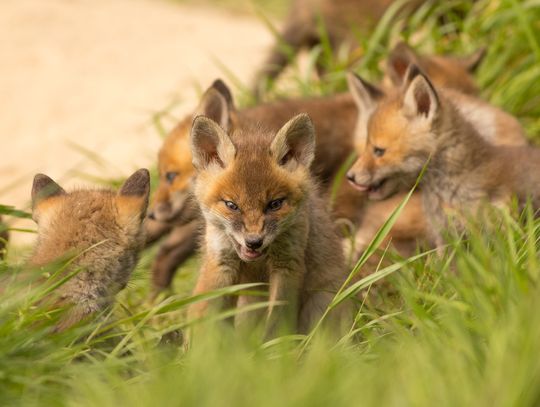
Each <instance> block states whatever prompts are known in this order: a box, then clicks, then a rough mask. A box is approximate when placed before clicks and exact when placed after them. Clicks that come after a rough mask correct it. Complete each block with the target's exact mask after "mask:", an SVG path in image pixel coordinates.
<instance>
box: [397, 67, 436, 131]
mask: <svg viewBox="0 0 540 407" xmlns="http://www.w3.org/2000/svg"><path fill="white" fill-rule="evenodd" d="M438 107H439V102H438V99H437V96H436V94H435V91H434V90H433V88H432V87H431V85H430V84H429V82H428V81H427V80H426V78H424V77H423V76H422V75H418V76H417V77H416V78H414V79H413V80H412V82H411V83H410V85H409V87H408V88H407V91H406V92H405V97H404V99H403V110H404V113H405V115H406V116H409V117H411V118H412V117H419V118H424V119H427V120H428V121H432V120H433V118H434V117H435V114H436V113H437V109H438Z"/></svg>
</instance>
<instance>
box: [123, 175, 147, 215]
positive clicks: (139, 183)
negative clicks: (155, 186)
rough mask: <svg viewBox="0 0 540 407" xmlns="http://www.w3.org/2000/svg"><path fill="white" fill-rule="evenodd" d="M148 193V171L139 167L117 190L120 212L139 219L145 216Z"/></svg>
mask: <svg viewBox="0 0 540 407" xmlns="http://www.w3.org/2000/svg"><path fill="white" fill-rule="evenodd" d="M149 195H150V173H149V172H148V170H147V169H145V168H141V169H140V170H138V171H136V172H134V173H133V174H132V175H131V176H130V177H129V178H128V179H127V180H126V181H125V182H124V183H123V184H122V187H120V191H118V200H117V202H118V210H119V212H120V213H121V214H123V215H126V216H129V217H132V216H135V215H138V216H139V217H140V219H143V218H144V217H145V216H146V209H147V208H148V197H149Z"/></svg>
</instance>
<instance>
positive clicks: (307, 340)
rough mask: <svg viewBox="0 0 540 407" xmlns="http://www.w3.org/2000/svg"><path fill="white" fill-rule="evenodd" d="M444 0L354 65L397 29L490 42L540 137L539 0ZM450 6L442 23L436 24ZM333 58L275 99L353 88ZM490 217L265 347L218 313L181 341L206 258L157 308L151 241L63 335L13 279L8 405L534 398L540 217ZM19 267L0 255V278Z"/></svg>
mask: <svg viewBox="0 0 540 407" xmlns="http://www.w3.org/2000/svg"><path fill="white" fill-rule="evenodd" d="M439 3H441V4H442V5H441V4H439V5H437V6H435V5H434V2H433V3H431V2H430V3H428V4H427V5H426V6H425V7H424V8H422V9H421V10H419V11H418V12H417V13H416V14H415V15H414V16H413V17H412V18H411V19H410V20H409V23H408V24H407V26H406V27H404V26H392V27H390V26H388V25H387V24H386V23H385V21H384V20H383V22H381V24H380V26H379V28H378V29H377V30H376V31H375V32H374V33H373V35H372V36H371V37H370V38H364V39H362V41H363V46H364V50H365V55H366V58H365V59H364V60H363V62H362V63H361V64H360V66H358V67H357V70H358V72H359V73H361V74H362V75H365V76H367V77H370V78H372V79H377V78H378V77H379V75H380V72H379V70H378V67H379V61H380V60H381V59H383V58H384V57H385V54H386V53H387V51H388V41H389V40H392V39H396V38H398V37H404V38H408V39H411V42H413V45H417V46H419V48H420V49H422V50H423V51H426V52H430V51H437V52H453V53H458V54H461V53H467V52H470V51H473V50H474V49H476V47H478V46H482V45H487V46H488V47H489V51H488V55H487V58H486V61H485V63H484V64H483V65H482V66H481V68H480V70H479V72H478V81H479V83H480V85H481V86H482V89H483V95H484V96H485V97H486V98H488V99H490V100H491V101H493V102H494V103H496V104H498V105H501V106H503V107H504V108H505V109H507V110H509V111H510V112H512V113H514V114H515V115H516V116H517V117H519V118H520V120H521V121H522V122H523V124H524V125H525V126H526V128H527V130H528V131H529V134H530V136H531V139H533V140H534V139H536V138H537V137H538V136H539V133H540V114H539V113H540V103H538V102H539V100H538V99H539V97H540V92H539V90H540V89H539V87H540V35H539V34H538V33H539V32H540V30H539V28H540V27H539V22H540V4H539V3H538V2H536V1H521V2H519V1H518V0H498V1H497V0H494V1H482V0H480V1H478V2H476V3H475V5H474V6H471V5H470V4H469V2H464V1H453V0H451V1H445V2H439ZM459 9H461V10H463V11H465V12H466V17H465V18H464V19H461V18H458V17H457V14H456V13H455V10H459ZM443 15H444V17H445V21H446V23H445V25H443V26H440V25H437V24H436V22H437V21H439V20H440V16H443ZM316 52H328V53H331V50H322V49H321V50H318V51H317V50H316V51H314V54H315V53H316ZM314 54H313V55H312V56H314ZM330 61H331V64H330V68H331V69H330V73H329V74H328V75H327V76H326V77H325V78H322V80H320V81H319V80H317V79H313V78H312V76H311V75H310V74H309V73H307V74H306V73H305V71H300V69H299V68H297V67H293V69H292V73H291V74H290V75H291V77H292V78H295V79H296V87H291V86H292V85H291V84H290V83H289V84H288V85H287V86H284V87H281V88H279V87H276V89H275V91H274V93H273V94H272V96H273V97H278V96H282V95H283V94H284V93H286V94H304V93H310V94H312V93H317V94H318V93H328V92H331V91H333V90H336V89H343V87H344V81H343V74H344V72H343V70H342V69H341V67H342V66H341V65H340V61H339V58H330ZM3 211H5V208H4V209H3ZM14 215H20V214H18V213H15V214H14ZM494 219H496V221H495V222H494V223H495V226H494V227H489V226H486V224H485V223H482V222H478V223H473V224H471V233H470V235H469V236H468V237H467V239H466V240H463V239H458V238H453V239H451V240H450V243H449V247H448V249H447V252H446V253H445V255H444V256H442V257H439V256H436V255H434V254H431V253H428V254H426V255H424V256H421V257H420V258H418V259H416V260H414V261H408V262H403V263H396V264H394V265H392V266H391V268H389V269H383V270H379V271H378V272H377V273H376V274H375V275H374V276H372V277H370V278H369V279H367V280H365V281H362V282H361V283H359V284H358V285H357V287H356V288H357V289H358V291H359V295H360V298H365V297H366V296H367V298H368V300H367V301H365V302H361V307H360V311H359V313H358V315H357V318H356V321H355V324H354V326H351V330H350V333H349V335H346V336H345V337H343V338H342V340H340V341H338V342H337V343H336V341H331V340H329V339H325V335H324V332H318V334H317V335H313V336H308V337H284V338H280V339H279V340H277V341H274V342H270V343H264V344H262V343H261V342H260V341H259V340H258V339H257V337H256V335H250V334H247V333H245V332H244V333H242V334H238V333H234V332H230V331H229V330H228V329H226V328H223V327H217V328H216V327H215V324H212V325H211V326H209V327H207V328H206V330H205V335H204V336H200V337H199V339H198V340H197V342H196V343H194V346H193V348H192V349H191V350H190V351H189V352H187V353H186V352H184V349H183V348H182V347H181V346H179V342H180V341H181V338H179V337H178V336H179V334H178V332H179V331H178V330H179V329H181V328H183V327H184V326H185V324H186V322H187V321H186V320H185V310H186V306H187V305H188V304H189V303H190V302H191V301H194V300H196V299H193V298H191V297H190V296H189V293H190V290H191V287H192V285H193V281H194V278H195V277H196V276H195V273H196V268H197V260H196V259H193V260H192V261H191V262H190V263H189V264H188V265H186V266H185V267H183V268H182V270H180V272H179V273H178V277H177V278H176V280H175V282H174V292H175V295H172V296H169V297H167V298H162V299H161V300H160V301H158V302H157V303H156V304H153V305H151V304H148V303H146V298H147V294H148V270H149V266H150V262H151V259H152V254H153V250H150V251H149V252H147V253H145V254H144V255H143V258H142V260H141V262H140V264H139V266H138V268H137V271H136V273H135V275H134V276H133V279H132V281H131V283H130V285H129V287H128V288H127V289H125V290H124V291H123V292H122V293H121V294H120V295H119V298H118V303H117V305H116V306H115V309H114V310H113V312H112V313H110V314H107V315H105V316H104V318H103V319H101V320H100V322H99V323H95V324H94V325H87V326H84V327H80V328H77V329H73V330H70V331H67V332H65V333H63V334H58V335H50V334H49V333H48V331H47V326H46V325H47V324H48V323H47V322H45V326H42V325H38V324H36V322H37V321H38V320H39V321H52V320H53V319H54V315H53V314H50V313H44V312H43V311H42V310H40V309H39V308H37V307H35V305H33V303H34V302H33V300H36V299H39V298H40V296H42V295H43V289H42V288H39V287H38V288H35V289H34V290H31V291H28V290H27V289H26V288H25V287H24V286H18V285H15V284H10V285H9V286H8V289H7V290H6V291H5V292H4V293H2V294H0V405H67V406H75V405H77V406H81V405H82V406H84V405H88V406H96V405H99V406H101V407H104V406H109V405H110V406H113V405H134V406H138V405H141V406H142V405H196V406H205V405H237V406H243V405H246V406H248V405H249V406H251V405H260V406H266V405H269V406H270V405H299V406H304V405H316V406H318V405H320V406H328V405H353V404H354V405H358V404H359V405H426V406H427V405H429V406H432V405H467V406H468V405H475V406H483V405H485V406H493V405H501V406H506V405H512V406H514V405H538V404H539V403H540V358H538V349H539V344H540V313H539V312H537V310H538V309H540V287H539V285H538V278H539V266H538V265H539V256H538V236H539V228H540V223H539V222H538V221H534V220H532V218H531V217H530V216H526V215H525V216H522V217H521V218H520V217H518V216H510V215H509V214H507V213H504V212H498V213H496V214H495V215H494ZM383 232H384V230H383ZM57 267H58V265H56V266H51V269H52V271H54V270H55V269H56V268H57ZM20 269H21V266H18V265H17V264H16V263H15V262H13V261H10V262H8V263H5V262H0V278H3V277H8V278H9V277H10V276H12V275H13V274H15V273H17V272H19V271H20ZM378 278H384V280H386V282H387V288H388V290H387V291H385V292H386V293H387V294H386V295H385V296H382V297H381V296H380V295H379V296H376V295H375V294H373V293H374V292H375V289H374V288H373V287H371V286H370V283H371V282H373V281H374V280H376V279H378ZM239 289H240V288H233V289H231V292H232V291H234V290H236V291H237V290H239ZM388 292H391V294H388ZM350 294H351V295H353V294H355V293H352V292H351V293H350ZM215 295H220V293H216V294H215ZM50 323H52V322H50ZM212 326H214V328H212Z"/></svg>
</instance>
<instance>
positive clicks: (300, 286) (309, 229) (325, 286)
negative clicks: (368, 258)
mask: <svg viewBox="0 0 540 407" xmlns="http://www.w3.org/2000/svg"><path fill="white" fill-rule="evenodd" d="M191 146H192V152H193V164H194V166H195V168H196V169H197V178H196V181H195V196H196V199H197V201H198V202H199V204H200V206H201V210H202V213H203V215H204V218H205V221H206V233H205V236H204V242H203V251H204V257H203V265H202V268H201V272H200V276H199V280H198V282H197V285H196V287H195V294H200V293H202V292H205V291H208V290H214V289H218V288H221V287H225V286H229V285H232V284H237V283H248V282H265V283H268V284H269V302H270V306H269V308H268V312H267V325H266V327H267V334H270V335H272V334H274V333H275V332H276V329H281V328H283V327H286V328H288V329H291V330H293V331H294V330H297V331H300V332H306V331H308V330H309V328H310V327H312V326H313V324H314V323H315V322H316V321H317V320H318V319H319V318H320V317H321V316H322V314H323V312H324V311H325V310H326V308H327V306H328V305H329V304H330V302H331V300H332V298H333V297H334V295H335V293H336V291H337V290H338V289H339V287H340V286H341V284H342V283H343V282H344V281H345V278H346V276H347V272H346V270H345V268H344V261H343V253H342V249H341V246H340V239H339V238H338V237H337V235H336V233H335V231H334V227H333V225H332V222H331V220H330V217H329V215H328V214H327V212H326V211H325V208H324V203H323V202H322V200H321V199H320V198H319V197H318V193H317V192H318V191H317V188H316V186H315V184H314V182H313V180H312V177H311V176H310V172H309V167H310V165H311V163H312V160H313V156H314V151H315V134H314V128H313V124H312V122H311V120H310V118H309V116H307V115H305V114H300V115H298V116H295V117H294V118H293V119H291V120H290V121H289V122H287V123H286V124H285V125H284V126H283V127H282V128H281V129H280V130H279V131H278V132H277V133H274V132H271V131H266V130H264V129H262V128H260V127H252V126H248V127H244V128H236V129H235V130H234V131H233V132H232V133H231V134H230V135H228V134H227V133H226V132H225V131H224V130H223V129H222V128H221V127H220V126H219V125H218V124H217V123H215V122H214V121H212V120H211V119H209V118H207V117H204V116H198V117H197V118H195V120H194V122H193V128H192V130H191ZM229 301H230V302H229V303H228V304H227V301H223V302H224V304H222V305H225V306H227V305H228V306H232V305H234V304H233V303H232V300H229ZM239 301H250V300H249V299H246V298H242V297H240V299H239ZM277 302H281V303H284V304H285V305H276V304H277ZM208 305H209V304H208V303H207V302H199V303H196V304H194V305H193V306H192V307H191V309H190V316H191V317H200V316H202V315H203V314H205V312H206V311H207V308H208ZM344 314H345V312H344V311H343V309H342V310H340V311H339V312H338V311H337V310H336V312H335V313H334V315H333V316H332V317H331V319H334V318H335V319H340V320H341V317H342V316H344Z"/></svg>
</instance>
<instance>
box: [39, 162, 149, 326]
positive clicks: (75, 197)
mask: <svg viewBox="0 0 540 407" xmlns="http://www.w3.org/2000/svg"><path fill="white" fill-rule="evenodd" d="M149 191H150V176H149V173H148V171H147V170H145V169H141V170H138V171H137V172H135V173H134V174H133V175H131V177H129V178H128V179H127V180H126V181H125V182H124V184H123V185H122V187H121V189H120V191H119V192H118V193H114V192H112V191H108V190H80V191H73V192H70V193H67V192H66V191H64V189H62V187H60V186H59V185H58V184H57V183H55V182H54V181H53V180H52V179H51V178H49V177H47V176H46V175H43V174H38V175H36V176H35V178H34V184H33V187H32V218H33V219H34V221H35V222H36V223H37V224H38V238H37V244H36V247H35V250H34V253H33V255H32V257H31V258H30V261H29V264H30V265H31V266H35V267H39V266H44V265H46V264H48V263H50V262H52V261H54V260H58V259H60V258H62V257H63V256H66V255H73V256H76V257H75V260H74V261H73V262H72V263H71V264H70V267H69V268H68V269H67V270H66V271H65V272H64V274H63V275H62V276H59V277H60V278H62V277H65V276H66V275H68V274H69V273H71V272H75V271H77V270H79V272H78V273H77V274H75V275H74V276H73V277H72V278H71V279H69V280H68V281H67V282H66V283H64V284H63V285H61V286H60V287H59V288H57V289H56V290H55V292H53V294H52V296H53V298H51V299H50V300H51V301H50V302H52V303H53V304H54V305H55V306H59V307H63V306H66V307H68V308H69V309H68V310H67V313H66V314H65V315H64V317H63V319H62V320H61V321H60V322H59V324H58V325H57V327H56V328H57V330H63V329H65V328H67V327H69V326H71V325H73V324H75V323H77V322H79V321H81V320H83V319H85V318H86V317H88V316H89V315H91V314H93V313H95V312H98V311H100V310H103V309H104V308H105V307H106V306H108V305H109V304H111V302H112V301H113V299H114V296H115V295H116V294H117V293H118V292H119V291H120V290H121V289H123V288H124V287H125V286H126V284H127V282H128V280H129V277H130V275H131V272H132V270H133V269H134V268H135V265H136V263H137V258H138V254H139V251H140V249H141V248H142V245H143V244H144V233H143V228H142V222H143V219H144V217H145V215H146V208H147V205H148V194H149Z"/></svg>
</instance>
